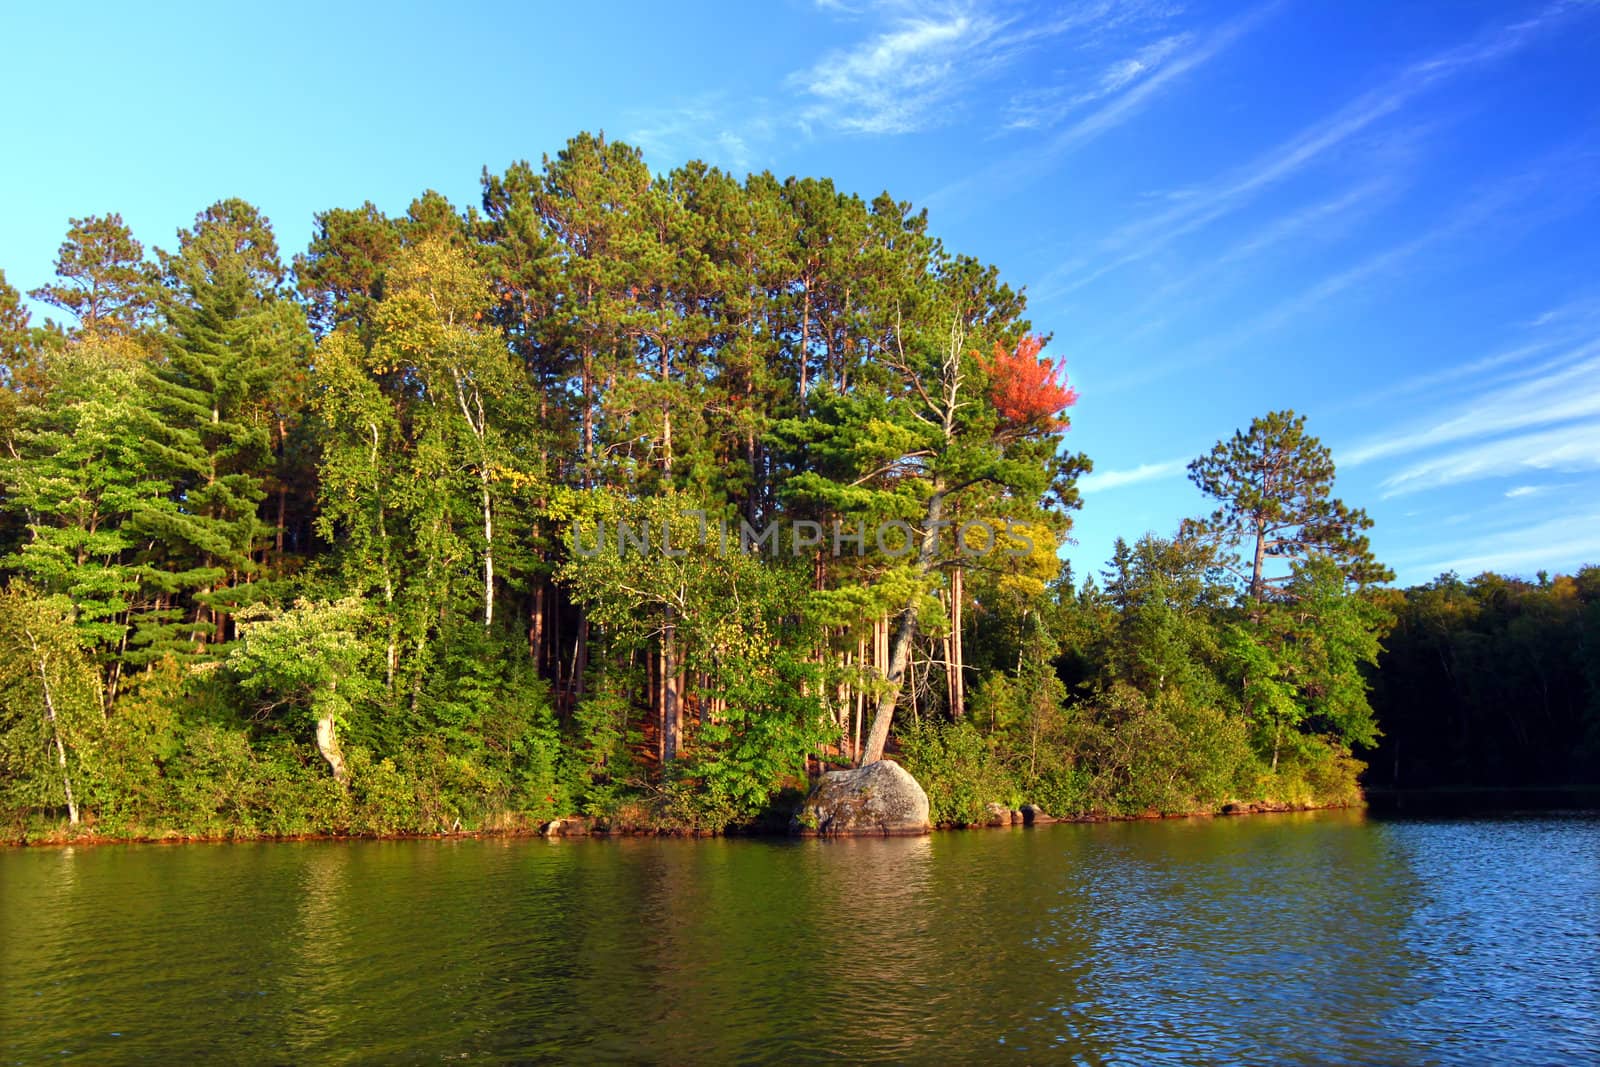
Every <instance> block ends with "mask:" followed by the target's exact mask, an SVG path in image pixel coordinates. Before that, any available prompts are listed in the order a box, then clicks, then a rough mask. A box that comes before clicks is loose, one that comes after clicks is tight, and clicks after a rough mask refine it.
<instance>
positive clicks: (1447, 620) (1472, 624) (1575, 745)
mask: <svg viewBox="0 0 1600 1067" xmlns="http://www.w3.org/2000/svg"><path fill="white" fill-rule="evenodd" d="M1390 605H1391V608H1392V609H1393V611H1394V613H1395V624H1394V627H1393V629H1392V630H1391V631H1390V632H1389V634H1388V636H1387V637H1386V638H1385V639H1384V652H1383V655H1382V656H1381V657H1380V658H1379V661H1378V665H1379V669H1378V670H1377V671H1376V672H1375V675H1374V680H1373V694H1372V702H1373V705H1374V706H1375V707H1376V709H1377V711H1378V715H1379V720H1380V721H1381V722H1382V724H1383V737H1382V738H1380V740H1379V742H1378V745H1377V747H1376V749H1375V750H1374V751H1373V752H1372V753H1371V754H1370V755H1369V756H1368V759H1369V761H1370V762H1371V769H1370V770H1369V772H1368V774H1367V776H1366V777H1367V781H1369V782H1370V783H1372V784H1374V785H1384V786H1396V787H1399V788H1402V789H1423V788H1430V787H1436V786H1555V785H1595V784H1597V783H1600V567H1593V566H1590V567H1584V568H1582V569H1581V570H1579V571H1578V573H1577V574H1576V575H1575V576H1568V575H1558V576H1557V577H1555V578H1551V577H1550V576H1549V575H1547V574H1544V573H1541V574H1540V575H1539V576H1538V580H1537V581H1536V582H1528V581H1520V580H1518V579H1515V578H1506V577H1501V576H1500V575H1496V574H1480V575H1479V576H1477V577H1476V578H1473V579H1472V580H1471V581H1462V580H1461V579H1460V578H1459V577H1458V576H1456V575H1454V574H1446V575H1443V576H1442V577H1440V578H1438V579H1436V580H1435V581H1432V582H1429V583H1428V584H1426V585H1421V586H1417V587H1415V588H1411V589H1407V590H1405V591H1404V593H1403V594H1393V595H1392V599H1391V600H1390Z"/></svg>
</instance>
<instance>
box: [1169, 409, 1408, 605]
mask: <svg viewBox="0 0 1600 1067" xmlns="http://www.w3.org/2000/svg"><path fill="white" fill-rule="evenodd" d="M1305 431H1306V420H1305V416H1303V415H1296V414H1295V413H1294V412H1292V411H1274V412H1271V413H1270V414H1267V415H1265V416H1263V417H1261V418H1258V419H1254V420H1252V421H1251V423H1250V428H1249V430H1241V431H1238V432H1236V433H1235V434H1234V435H1233V437H1232V438H1231V439H1230V440H1227V441H1219V442H1218V443H1217V445H1216V446H1215V447H1214V448H1212V450H1211V451H1210V452H1208V453H1207V454H1206V455H1204V456H1201V457H1200V458H1199V459H1196V460H1195V461H1194V462H1193V463H1190V464H1189V480H1190V481H1192V482H1194V484H1195V485H1196V486H1198V487H1199V489H1200V491H1201V492H1203V493H1205V494H1206V495H1207V496H1209V497H1211V498H1213V499H1215V500H1217V501H1219V502H1220V506H1219V507H1218V508H1217V510H1216V511H1214V512H1212V514H1211V515H1210V516H1209V517H1208V518H1205V519H1202V520H1199V521H1196V522H1192V523H1191V524H1190V532H1191V533H1192V534H1193V535H1195V536H1199V537H1206V538H1210V539H1214V540H1215V541H1217V542H1218V543H1220V544H1222V545H1225V546H1228V547H1230V548H1238V547H1239V546H1241V545H1243V546H1244V547H1245V549H1246V551H1247V553H1248V556H1249V562H1248V570H1246V571H1243V572H1238V571H1236V573H1238V574H1239V576H1240V578H1241V580H1242V581H1244V582H1246V590H1247V592H1248V594H1249V596H1250V599H1251V600H1252V601H1254V602H1256V603H1257V604H1259V603H1261V602H1262V601H1263V600H1264V599H1266V596H1267V591H1268V590H1269V589H1270V588H1272V587H1274V586H1281V585H1283V584H1284V583H1286V582H1288V581H1289V579H1290V574H1291V569H1290V565H1291V564H1292V563H1293V562H1294V561H1295V560H1304V559H1306V558H1308V557H1309V556H1312V555H1321V556H1326V557H1327V558H1329V559H1331V560H1333V561H1334V562H1335V563H1337V564H1338V566H1339V568H1340V571H1341V573H1342V574H1343V575H1344V577H1345V579H1346V580H1347V581H1349V582H1351V583H1353V584H1355V585H1357V586H1365V585H1369V584H1372V583H1374V582H1385V581H1388V580H1390V579H1391V578H1393V577H1394V574H1393V573H1392V572H1391V571H1389V570H1388V569H1387V568H1385V567H1384V566H1382V565H1381V564H1380V563H1378V562H1377V560H1376V559H1374V558H1373V555H1372V548H1371V545H1370V544H1369V542H1368V540H1367V537H1366V535H1365V533H1364V532H1363V531H1365V530H1368V529H1370V528H1371V527H1372V520H1371V519H1369V518H1368V517H1367V514H1366V512H1365V511H1362V510H1361V509H1359V508H1350V507H1347V506H1346V505H1345V503H1344V502H1343V501H1342V500H1339V499H1338V498H1336V497H1334V496H1333V495H1332V492H1333V481H1334V473H1335V472H1334V465H1333V455H1332V453H1330V452H1329V451H1328V449H1327V447H1326V446H1325V445H1323V444H1322V442H1320V441H1319V440H1317V439H1316V438H1315V437H1311V436H1309V435H1308V434H1307V433H1306V432H1305ZM1273 561H1278V562H1281V563H1282V564H1283V566H1282V568H1281V569H1280V570H1279V573H1277V574H1272V573H1270V563H1271V562H1273Z"/></svg>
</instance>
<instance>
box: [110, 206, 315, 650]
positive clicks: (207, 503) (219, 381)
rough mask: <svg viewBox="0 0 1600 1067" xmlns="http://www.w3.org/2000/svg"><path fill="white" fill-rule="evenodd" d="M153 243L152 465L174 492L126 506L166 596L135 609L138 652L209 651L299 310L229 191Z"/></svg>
mask: <svg viewBox="0 0 1600 1067" xmlns="http://www.w3.org/2000/svg"><path fill="white" fill-rule="evenodd" d="M178 242H179V243H178V251H177V252H175V253H168V252H164V251H161V252H158V255H159V257H160V260H161V263H162V267H163V270H164V272H165V278H166V285H165V288H164V289H163V292H162V300H161V303H162V311H163V313H164V315H165V316H166V319H167V323H168V333H167V335H166V358H165V360H164V361H163V362H162V363H160V364H159V365H158V366H156V367H155V369H154V371H153V373H152V380H151V385H150V389H151V404H152V408H153V410H154V413H155V415H156V417H157V421H158V427H157V430H156V432H155V433H154V434H153V437H152V449H153V452H154V456H155V460H156V466H157V469H158V470H159V471H160V473H161V475H162V476H163V477H166V478H168V479H170V480H171V482H172V484H173V495H172V496H171V497H170V498H169V499H168V500H166V501H164V502H163V504H162V505H161V506H159V507H152V508H149V509H147V510H145V511H142V512H141V513H140V514H139V515H138V516H137V518H136V520H135V522H136V526H137V528H138V529H139V531H140V532H141V533H142V534H144V535H146V536H147V537H149V538H150V539H151V541H152V542H153V543H154V544H155V545H157V546H159V550H158V551H157V552H156V553H154V554H153V556H152V558H151V559H150V560H149V561H148V562H147V565H146V575H147V577H148V579H149V581H150V582H151V583H152V584H153V585H154V586H155V587H156V588H157V589H158V590H159V591H160V592H161V594H163V596H164V597H165V598H166V602H165V604H164V605H163V606H162V607H161V608H160V609H158V610H156V611H153V612H151V613H149V614H147V615H146V616H145V617H144V618H143V619H141V620H140V626H139V631H138V632H137V633H136V635H135V643H136V644H137V645H138V646H140V648H141V652H140V657H141V658H144V659H149V658H155V657H157V656H159V655H161V654H162V653H163V652H165V651H174V652H177V651H182V652H184V653H186V654H208V653H209V652H210V646H211V645H214V644H217V643H220V642H223V641H225V640H226V639H227V637H228V634H227V632H226V616H227V612H228V611H229V610H231V609H232V608H233V607H235V606H236V605H237V604H239V603H241V602H245V601H247V600H249V599H250V596H251V594H250V593H249V592H248V590H247V588H245V586H246V584H247V583H248V582H249V581H250V580H251V579H252V578H253V577H254V576H256V575H257V574H258V573H259V570H260V566H259V561H258V560H257V559H256V552H257V548H258V542H259V540H260V538H261V535H262V534H263V532H264V530H265V528H266V524H265V523H264V522H263V521H262V518H261V516H260V513H259V511H260V507H261V504H262V502H263V501H264V500H265V499H266V496H267V492H266V488H265V481H266V479H267V477H268V475H269V474H270V473H271V471H272V467H273V455H272V439H273V438H272V433H273V428H274V424H275V423H276V422H277V419H276V417H275V412H274V410H273V409H274V396H275V394H276V393H277V392H278V391H279V390H281V389H282V388H283V387H284V385H285V384H286V383H290V382H292V381H294V379H295V376H296V369H297V368H298V367H300V366H303V365H304V363H305V360H306V359H307V358H308V354H309V348H310V335H309V332H308V330H307V328H306V323H305V316H304V314H303V312H302V311H301V309H300V308H299V307H298V306H297V305H295V304H294V303H292V302H291V301H290V300H289V299H288V298H287V294H286V292H285V290H284V280H285V271H284V269H283V266H282V264H281V263H280V262H279V260H278V249H277V242H276V240H275V239H274V237H273V235H272V229H271V225H270V224H269V222H268V220H267V219H266V218H264V217H263V216H262V215H261V214H260V213H259V212H257V211H256V209H255V208H253V207H251V206H250V205H249V204H246V203H245V202H244V201H242V200H225V201H220V202H218V203H217V204H214V205H212V206H211V207H210V208H207V209H206V210H205V211H203V212H201V213H200V214H199V215H198V216H197V217H196V219H195V225H194V228H193V229H191V230H183V231H180V232H179V234H178Z"/></svg>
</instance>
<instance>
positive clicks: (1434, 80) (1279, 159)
mask: <svg viewBox="0 0 1600 1067" xmlns="http://www.w3.org/2000/svg"><path fill="white" fill-rule="evenodd" d="M1571 6H1572V5H1569V4H1564V3H1557V4H1554V5H1551V6H1550V7H1547V8H1545V9H1544V10H1543V11H1541V12H1540V13H1539V14H1537V15H1536V16H1534V17H1532V18H1529V19H1524V20H1520V21H1516V22H1510V23H1502V24H1498V25H1496V26H1493V27H1490V28H1489V29H1488V30H1485V31H1484V32H1482V33H1480V34H1479V35H1478V36H1477V37H1475V38H1473V39H1472V40H1470V41H1467V42H1465V43H1464V44H1461V45H1458V46H1456V47H1454V48H1451V49H1448V50H1446V51H1443V52H1440V53H1438V54H1436V55H1434V56H1431V57H1429V58H1427V59H1424V60H1421V61H1419V62H1416V63H1413V64H1411V65H1410V66H1408V67H1406V68H1404V69H1403V70H1401V71H1400V72H1399V73H1398V74H1396V75H1394V76H1393V77H1391V78H1390V79H1389V80H1388V81H1386V82H1385V83H1384V84H1382V85H1380V86H1378V87H1377V88H1374V89H1371V90H1369V91H1367V92H1365V93H1362V94H1361V95H1360V96H1358V97H1356V98H1355V99H1353V100H1352V101H1350V102H1349V103H1347V104H1346V105H1344V106H1343V107H1341V108H1340V109H1339V110H1338V111H1336V112H1334V113H1333V114H1331V115H1329V116H1327V117H1325V118H1323V119H1321V120H1319V121H1317V122H1315V123H1313V124H1312V125H1310V126H1308V127H1306V128H1305V129H1303V130H1301V131H1300V132H1299V133H1297V134H1295V135H1294V136H1293V137H1291V138H1289V139H1288V140H1287V141H1284V142H1282V143H1280V144H1278V145H1277V146H1275V147H1273V148H1272V149H1270V150H1268V151H1267V152H1265V153H1263V154H1261V155H1260V156H1258V157H1257V158H1256V159H1254V160H1252V161H1251V162H1250V163H1248V164H1245V165H1244V166H1243V167H1240V168H1238V169H1236V170H1234V171H1231V172H1229V173H1227V174H1225V175H1223V176H1222V177H1220V178H1218V179H1216V180H1214V181H1212V182H1210V183H1207V184H1205V185H1201V186H1199V187H1197V188H1193V189H1185V190H1180V191H1179V193H1178V194H1175V195H1174V198H1173V199H1174V203H1173V204H1172V206H1171V207H1169V208H1167V209H1165V210H1163V211H1160V212H1157V213H1156V214H1155V215H1152V216H1149V217H1147V218H1143V219H1139V220H1137V221H1135V222H1133V223H1130V224H1128V225H1127V226H1124V227H1122V228H1121V229H1120V230H1118V231H1116V232H1114V233H1113V234H1111V235H1110V236H1109V237H1108V238H1107V239H1106V240H1105V241H1103V242H1102V243H1101V249H1100V252H1101V254H1100V255H1097V256H1095V257H1094V259H1093V263H1094V265H1093V266H1092V268H1091V267H1089V264H1088V263H1087V262H1081V261H1080V262H1078V263H1076V264H1067V265H1065V266H1064V267H1063V268H1061V269H1060V270H1059V271H1058V275H1057V277H1055V278H1053V279H1049V278H1047V279H1046V280H1045V282H1044V283H1042V284H1041V288H1045V287H1053V288H1055V289H1058V290H1059V291H1063V292H1065V291H1070V290H1072V289H1076V288H1081V287H1082V286H1084V285H1088V284H1089V283H1091V282H1093V281H1095V280H1097V279H1098V278H1100V277H1102V276H1104V275H1105V274H1107V273H1109V272H1111V271H1113V270H1116V269H1118V268H1120V267H1123V266H1126V265H1128V264H1130V263H1134V262H1137V261H1139V260H1142V259H1145V258H1147V257H1149V256H1151V255H1153V254H1155V253H1156V252H1158V251H1159V250H1160V249H1162V248H1164V247H1165V246H1167V245H1169V244H1170V243H1171V242H1173V241H1174V240H1176V239H1177V238H1179V237H1181V236H1183V235H1185V234H1188V233H1191V232H1193V231H1195V230H1198V229H1200V228H1201V227H1204V226H1207V225H1209V224H1210V223H1212V222H1214V221H1216V220H1218V219H1220V218H1223V217H1224V216H1226V215H1229V214H1231V213H1233V212H1235V211H1237V210H1239V209H1240V208H1242V207H1244V206H1245V205H1247V204H1249V203H1251V202H1252V201H1254V200H1255V199H1256V197H1257V196H1259V195H1260V194H1261V193H1263V192H1265V191H1266V190H1267V189H1269V188H1272V187H1273V186H1276V185H1279V184H1281V183H1282V182H1284V181H1286V180H1287V179H1289V178H1290V177H1292V176H1294V175H1296V174H1298V173H1300V172H1301V171H1303V170H1305V169H1306V168H1307V167H1309V166H1311V165H1312V164H1314V163H1316V162H1317V161H1319V160H1321V159H1322V158H1324V157H1326V156H1327V155H1329V154H1330V153H1331V152H1333V151H1334V150H1335V149H1337V148H1339V147H1340V146H1342V145H1344V144H1345V143H1346V142H1348V141H1350V140H1351V139H1352V138H1353V137H1355V136H1357V135H1358V134H1361V133H1363V132H1365V131H1367V130H1369V129H1371V128H1372V127H1374V126H1375V125H1376V124H1377V123H1379V122H1380V121H1381V120H1383V119H1386V118H1388V117H1390V116H1392V115H1394V114H1396V113H1397V112H1399V111H1400V110H1401V109H1402V108H1404V107H1405V106H1406V105H1407V104H1409V103H1410V102H1411V101H1412V100H1414V99H1416V98H1417V97H1419V96H1421V95H1423V94H1424V93H1426V92H1429V91H1431V90H1433V89H1436V88H1438V87H1439V86H1441V85H1443V84H1445V83H1446V82H1448V81H1449V80H1450V79H1452V78H1454V77H1457V76H1459V75H1462V74H1465V73H1467V72H1470V71H1472V70H1475V69H1477V68H1480V67H1484V66H1487V65H1490V64H1492V63H1494V62H1496V61H1498V60H1500V59H1503V58H1505V57H1506V56H1509V55H1511V54H1512V53H1514V52H1516V51H1518V50H1519V49H1521V48H1523V47H1525V46H1526V45H1527V44H1528V43H1530V42H1531V41H1532V40H1534V39H1535V38H1536V37H1537V36H1539V35H1540V34H1541V33H1543V32H1546V31H1548V30H1549V29H1551V28H1552V27H1554V26H1555V25H1556V24H1558V23H1560V22H1561V21H1563V19H1564V17H1565V15H1566V14H1567V12H1568V11H1569V10H1570V8H1571ZM1155 80H1156V79H1154V78H1152V79H1151V80H1150V81H1151V82H1153V81H1155ZM1144 84H1145V85H1149V84H1150V82H1146V83H1144ZM1086 268H1087V269H1086ZM1063 275H1065V276H1063Z"/></svg>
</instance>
